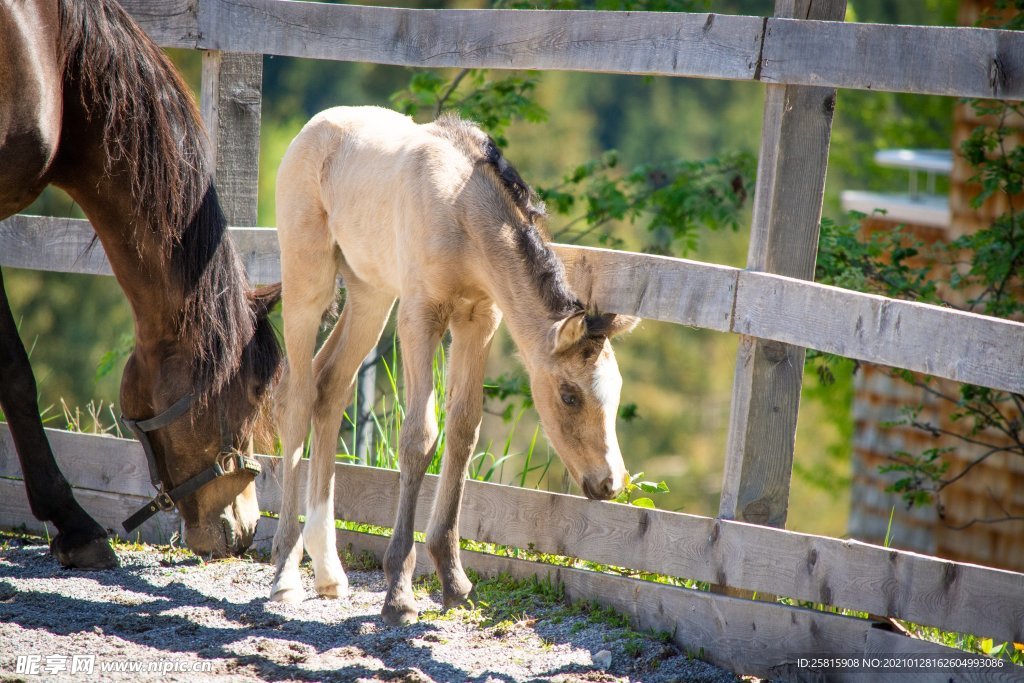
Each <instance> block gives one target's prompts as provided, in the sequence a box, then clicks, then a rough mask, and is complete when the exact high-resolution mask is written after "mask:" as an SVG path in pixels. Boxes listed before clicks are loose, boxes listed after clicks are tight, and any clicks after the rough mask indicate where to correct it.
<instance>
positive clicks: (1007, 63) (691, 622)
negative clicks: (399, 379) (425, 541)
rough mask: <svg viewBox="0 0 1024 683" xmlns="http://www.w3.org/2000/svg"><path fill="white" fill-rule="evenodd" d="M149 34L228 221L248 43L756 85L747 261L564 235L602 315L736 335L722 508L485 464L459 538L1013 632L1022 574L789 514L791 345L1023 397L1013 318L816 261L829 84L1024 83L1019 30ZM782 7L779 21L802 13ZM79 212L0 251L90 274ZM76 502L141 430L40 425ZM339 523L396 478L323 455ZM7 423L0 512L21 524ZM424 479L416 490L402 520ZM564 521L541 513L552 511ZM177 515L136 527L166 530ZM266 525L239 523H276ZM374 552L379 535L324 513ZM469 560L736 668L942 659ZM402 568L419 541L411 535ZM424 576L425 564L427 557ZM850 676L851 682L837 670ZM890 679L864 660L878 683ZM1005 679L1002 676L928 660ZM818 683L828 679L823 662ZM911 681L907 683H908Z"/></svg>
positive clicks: (109, 513) (602, 579)
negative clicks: (610, 612) (193, 97)
mask: <svg viewBox="0 0 1024 683" xmlns="http://www.w3.org/2000/svg"><path fill="white" fill-rule="evenodd" d="M123 4H124V5H125V6H126V7H127V8H128V9H129V10H130V11H131V12H132V14H133V15H134V16H135V17H136V19H137V20H138V21H139V22H140V23H141V24H142V25H143V27H144V28H145V29H146V30H147V31H149V33H150V34H151V35H152V36H153V37H154V39H155V40H157V42H159V43H160V44H161V45H163V46H165V47H187V48H193V49H201V50H205V51H206V52H204V58H203V85H202V96H201V99H202V103H201V104H202V111H203V115H204V118H205V119H206V121H207V125H208V127H209V128H210V130H211V137H212V138H213V140H214V142H215V143H216V151H217V173H218V186H219V189H220V194H221V196H222V197H223V198H224V203H225V207H226V212H227V215H228V219H229V221H230V223H231V224H232V225H236V226H251V225H253V224H254V223H255V222H256V212H255V196H256V190H255V187H256V158H257V154H256V152H255V150H257V149H258V139H259V103H260V85H261V80H262V66H261V64H262V61H261V56H260V55H262V54H276V55H288V56H296V57H311V58H318V59H336V60H350V61H367V62H378V63H388V64H403V65H408V66H421V67H428V66H429V67H437V66H458V67H487V68H501V69H560V70H584V71H598V72H615V73H631V74H657V75H673V76H693V77H702V78H724V79H734V80H758V81H761V82H763V83H765V87H766V98H765V111H764V126H763V138H762V145H761V153H760V161H759V167H758V180H757V191H756V195H755V203H754V204H755V205H754V216H753V224H752V229H751V241H750V250H749V256H748V265H747V268H745V269H736V268H730V267H725V266H721V265H715V264H708V263H700V262H695V261H688V260H684V259H675V258H666V257H658V256H650V255H644V254H634V253H626V252H614V251H608V250H602V249H588V248H583V247H571V246H559V247H558V251H559V254H560V255H561V257H562V258H563V259H564V260H565V262H566V266H567V269H568V271H569V273H570V279H571V280H572V281H573V284H574V285H575V286H576V287H578V288H580V289H583V290H587V291H591V292H592V294H593V297H594V300H595V301H596V302H597V303H598V304H599V306H600V307H601V309H602V310H606V311H610V312H618V313H630V314H635V315H639V316H641V317H644V318H649V319H655V320H662V321H668V322H674V323H678V324H684V325H690V326H696V327H705V328H709V329H714V330H719V331H728V332H734V333H737V334H739V335H741V343H740V350H739V353H738V357H737V369H736V379H735V384H734V392H733V406H732V413H731V417H730V427H729V443H728V447H727V453H726V462H725V481H724V484H723V492H722V504H721V509H720V518H718V519H709V518H704V517H696V516H691V515H683V514H676V513H670V512H662V511H656V510H644V509H639V508H634V507H629V506H621V505H613V504H607V503H597V502H592V501H587V500H584V499H582V498H578V497H573V496H565V495H557V494H550V493H544V492H538V491H529V490H523V489H516V488H510V487H503V486H495V485H492V484H483V483H479V482H472V481H471V482H469V483H468V484H467V490H466V496H465V503H464V512H463V517H462V522H461V527H460V533H461V535H462V536H463V537H465V538H471V539H474V540H479V541H486V542H493V543H499V544H503V545H510V546H517V547H523V548H525V547H533V548H535V549H536V550H538V551H541V552H545V553H555V554H559V555H566V556H570V557H578V558H583V559H586V560H591V561H594V562H599V563H607V564H611V565H616V566H621V567H627V568H630V569H636V570H642V571H646V572H655V573H662V574H668V575H672V576H679V577H685V578H690V579H696V580H700V581H706V582H709V583H713V584H718V585H721V586H726V587H729V588H730V589H743V590H747V591H758V592H761V593H768V594H773V595H780V596H787V597H790V598H793V599H795V600H799V601H807V602H812V603H820V604H823V605H827V606H832V607H838V608H848V609H852V610H858V611H862V612H868V613H871V614H874V615H882V616H888V617H896V618H900V619H906V620H910V621H913V622H916V623H919V624H924V625H931V626H937V627H941V628H943V629H946V630H954V631H961V632H965V633H971V634H976V635H980V636H988V637H992V638H995V639H996V640H1008V641H1016V642H1021V641H1024V599H1022V598H1021V596H1022V595H1024V575H1022V574H1017V573H1013V572H1006V571H1000V570H996V569H991V568H986V567H980V566H975V565H969V564H963V563H956V562H949V561H945V560H941V559H937V558H933V557H927V556H922V555H917V554H914V553H909V552H903V551H898V550H891V549H886V548H882V547H878V546H872V545H867V544H863V543H858V542H856V541H843V540H838V539H833V538H827V537H821V536H811V535H807V534H800V533H795V532H790V531H785V530H783V529H781V528H776V527H782V526H783V525H784V524H785V517H786V508H787V501H788V495H789V480H790V475H791V470H792V457H793V440H794V434H795V429H796V417H797V413H798V409H799V396H800V382H801V378H802V367H803V355H804V348H805V347H810V348H814V349H818V350H821V351H827V352H831V353H836V354H840V355H844V356H848V357H851V358H857V359H860V360H865V361H870V362H873V363H880V364H884V365H891V366H896V367H902V368H908V369H911V370H917V371H921V372H925V373H928V374H932V375H936V376H940V377H946V378H949V379H953V380H957V381H961V382H971V383H974V384H980V385H983V386H988V387H992V388H996V389H1001V390H1005V391H1012V392H1017V393H1024V324H1020V323H1016V322H1011V321H1007V320H1000V319H996V318H990V317H985V316H979V315H974V314H970V313H963V312H959V311H953V310H948V309H943V308H939V307H935V306H929V305H925V304H917V303H910V302H905V301H897V300H893V299H888V298H885V297H879V296H873V295H868V294H861V293H858V292H853V291H848V290H844V289H839V288H835V287H827V286H823V285H817V284H814V283H812V282H809V280H810V279H811V278H812V277H813V272H814V260H815V255H816V250H817V240H818V225H819V222H820V212H821V201H822V192H823V187H824V175H825V170H826V167H827V157H828V146H829V137H830V131H831V119H832V111H833V107H834V98H835V88H862V89H876V90H890V91H897V92H915V93H931V94H941V95H951V96H970V97H976V96H978V97H996V98H1004V99H1021V98H1024V34H1021V33H1014V32H1008V31H996V30H985V29H973V28H932V27H918V26H878V25H866V24H844V23H842V21H841V20H842V18H843V15H844V11H845V5H846V2H845V0H824V1H822V0H778V1H777V3H776V13H775V14H776V15H775V16H773V17H770V18H762V17H742V16H722V15H714V14H661V15H659V14H648V13H609V12H565V11H544V12H519V11H498V10H402V9H388V8H376V7H359V6H345V5H326V4H318V3H306V2H287V1H283V0H123ZM797 18H798V19H797ZM232 235H233V237H234V239H235V240H236V243H237V244H238V246H239V248H240V251H241V253H242V255H243V258H244V260H245V263H246V266H247V268H248V270H249V273H250V278H251V279H252V280H254V281H257V282H270V281H275V280H276V279H278V277H279V264H278V256H277V244H276V236H275V233H274V231H273V230H270V229H260V228H252V227H237V228H233V229H232ZM91 236H92V231H91V229H90V227H89V225H88V223H87V222H86V221H80V220H72V219H57V218H41V217H30V216H15V217H12V218H10V219H8V220H6V221H3V222H0V265H3V266H11V267H21V268H34V269H39V270H58V271H63V272H75V273H91V274H109V273H110V269H109V265H108V264H107V262H106V259H105V257H104V255H103V253H102V249H101V248H100V247H99V246H98V245H97V246H96V247H94V248H93V249H92V250H87V249H86V247H87V245H88V244H89V241H90V239H91ZM50 437H51V441H52V442H53V444H54V450H55V452H56V455H57V458H58V460H59V462H60V464H61V467H62V469H63V470H64V471H65V472H66V473H67V474H68V477H69V479H70V480H71V482H72V484H73V485H75V487H76V489H77V495H78V496H79V499H80V500H81V501H82V503H83V505H84V506H85V507H86V508H87V509H88V510H89V511H90V512H91V513H92V514H93V515H94V516H96V517H97V519H98V520H99V521H100V522H101V523H103V524H104V525H106V526H109V527H111V528H113V529H117V528H119V523H120V520H121V519H123V518H124V517H125V516H126V513H127V511H129V510H133V509H134V508H135V507H137V506H139V505H140V504H141V501H142V499H143V498H146V497H149V496H151V495H152V491H151V485H150V483H149V479H148V475H147V470H146V467H145V461H144V459H143V456H142V452H141V447H140V446H139V445H138V444H136V443H135V442H132V441H126V440H121V439H114V438H110V437H100V436H89V435H72V434H68V433H64V432H53V431H51V433H50ZM264 465H265V467H264V473H263V474H262V475H261V476H260V477H259V480H258V482H257V484H258V492H259V497H260V501H261V506H262V507H263V509H264V510H268V511H276V510H277V509H278V507H279V504H280V490H279V488H278V483H277V479H276V474H275V473H276V471H277V469H278V460H277V459H276V458H272V457H265V458H264ZM337 467H338V476H337V492H336V501H337V510H336V512H337V515H338V517H340V518H343V519H346V520H350V521H355V522H361V523H368V524H375V525H381V526H389V525H390V524H391V523H392V520H393V512H394V509H395V504H396V495H397V474H396V473H394V472H390V471H385V470H378V469H372V468H364V467H359V466H352V465H338V466H337ZM20 476H21V475H20V470H19V468H18V464H17V459H16V458H15V457H14V452H13V445H12V444H11V441H10V437H9V434H8V433H7V432H6V427H4V426H0V524H2V525H6V526H11V525H19V524H25V525H27V526H28V527H29V528H35V529H38V528H41V527H42V525H41V524H40V523H38V522H36V521H35V520H33V519H32V517H31V514H30V512H29V510H28V505H27V501H26V500H25V496H24V492H23V490H22V486H21V483H20V481H17V479H18V478H19V477H20ZM434 486H435V482H434V480H433V479H428V482H427V483H426V484H425V485H424V489H425V495H424V496H422V497H421V506H420V510H419V511H418V513H417V528H418V529H422V527H423V524H424V523H425V521H426V519H427V516H428V512H429V506H430V501H431V499H432V495H431V492H432V490H433V487H434ZM554 518H557V519H559V520H560V524H559V525H558V526H557V527H556V528H554V529H552V528H551V527H550V525H548V524H547V520H550V519H554ZM176 524H177V521H176V520H175V518H174V516H173V515H164V516H162V517H160V518H158V519H157V520H156V521H154V522H151V523H148V525H147V526H146V527H144V528H143V529H144V531H143V538H151V539H153V540H164V539H166V538H167V535H168V534H169V533H170V532H171V531H172V530H173V529H175V528H176ZM274 526H275V520H274V519H271V518H265V519H264V520H263V521H262V522H261V525H260V529H259V531H258V540H259V541H265V540H266V539H267V538H269V537H270V536H271V535H272V534H273V528H274ZM338 535H339V539H340V540H341V542H342V543H345V544H351V545H352V546H353V547H354V548H357V549H359V548H361V549H366V550H369V551H371V552H373V553H375V554H377V555H378V556H380V555H381V554H382V553H383V548H384V545H385V543H386V539H384V538H383V537H379V536H371V535H366V534H356V533H352V532H347V531H339V533H338ZM464 556H465V563H466V565H467V566H469V567H473V568H476V569H477V570H478V571H481V572H483V573H494V572H499V571H505V572H509V573H512V574H514V575H520V576H526V575H542V576H543V575H547V576H550V577H551V578H553V579H556V580H558V581H560V582H561V583H562V584H563V585H564V586H565V588H566V592H567V594H568V595H569V597H570V598H571V599H589V600H597V601H599V602H603V603H605V604H608V605H610V606H612V607H615V608H616V609H619V610H621V611H623V612H625V613H627V614H629V615H631V616H632V617H633V618H634V620H635V622H636V623H637V625H638V626H640V627H642V628H652V629H658V630H664V631H668V632H670V633H672V634H673V638H674V639H675V641H676V642H677V643H679V644H680V645H682V646H683V647H685V648H686V649H687V650H689V651H691V652H697V651H700V650H703V652H704V653H705V656H706V657H707V658H708V659H709V660H710V661H712V662H715V663H717V664H720V665H723V666H726V667H728V668H730V669H732V670H734V671H737V672H742V673H751V674H757V675H762V676H770V677H772V678H776V677H782V678H790V679H798V680H804V679H807V680H815V679H817V678H819V677H820V675H821V674H820V673H815V672H814V671H812V670H810V669H808V668H806V667H801V666H800V664H799V660H800V658H806V657H820V656H835V655H844V654H845V655H857V656H864V655H882V654H888V655H905V654H917V655H953V654H955V651H952V650H949V649H948V648H944V647H941V646H938V645H932V644H929V643H924V642H922V641H918V640H913V639H910V638H907V637H905V636H902V635H899V634H896V633H892V632H890V631H888V630H886V629H884V628H878V627H877V626H878V624H877V622H876V621H872V620H866V619H859V618H853V617H847V616H840V615H837V614H834V613H831V612H823V611H817V610H812V609H804V608H799V607H792V606H786V605H782V604H777V603H769V602H763V601H756V600H748V599H744V598H742V597H734V596H732V595H725V594H721V593H708V592H702V591H696V590H690V589H685V588H680V587H676V586H669V585H665V584H658V583H652V582H648V581H642V580H639V579H633V578H625V577H622V576H616V575H611V574H601V573H596V572H590V571H583V570H579V569H570V568H565V567H554V566H549V565H542V564H538V563H533V562H527V561H523V560H517V559H512V558H508V557H499V556H493V555H485V554H480V553H464ZM418 557H419V558H420V560H421V561H423V560H425V558H426V553H423V552H421V553H419V554H418ZM421 568H422V569H424V570H429V568H428V567H426V566H421ZM849 675H850V677H851V678H856V677H857V676H858V675H859V674H849ZM887 675H891V676H892V677H893V678H894V679H895V678H898V677H899V674H896V673H895V672H887V671H884V670H883V671H880V672H876V675H875V676H874V679H877V680H885V679H886V676H887ZM932 675H933V676H934V677H935V678H936V679H937V680H939V679H941V680H947V679H948V678H949V676H950V675H956V676H957V677H958V678H962V679H965V680H970V679H984V680H991V679H1000V678H1005V679H1006V680H1012V679H1014V678H1015V677H1019V676H1020V675H1021V673H1020V671H1019V670H1018V671H1015V672H1011V671H1009V670H1008V669H1006V668H990V669H987V670H984V669H983V670H978V669H971V668H969V667H963V668H960V669H957V670H956V673H955V674H954V670H952V669H944V670H942V671H938V670H936V671H933V672H932ZM829 676H830V678H836V679H838V678H842V674H838V673H836V672H832V673H830V674H829ZM915 680H917V679H915Z"/></svg>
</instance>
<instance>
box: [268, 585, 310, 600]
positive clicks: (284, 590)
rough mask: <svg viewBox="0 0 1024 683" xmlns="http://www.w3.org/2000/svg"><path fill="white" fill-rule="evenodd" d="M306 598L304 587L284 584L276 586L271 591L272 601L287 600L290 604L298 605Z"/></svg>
mask: <svg viewBox="0 0 1024 683" xmlns="http://www.w3.org/2000/svg"><path fill="white" fill-rule="evenodd" d="M305 598H306V595H305V592H304V591H303V590H302V588H291V587H288V586H284V587H281V588H275V589H273V590H272V591H271V593H270V601H271V602H285V603H288V604H290V605H297V604H299V603H300V602H302V601H303V600H304V599H305Z"/></svg>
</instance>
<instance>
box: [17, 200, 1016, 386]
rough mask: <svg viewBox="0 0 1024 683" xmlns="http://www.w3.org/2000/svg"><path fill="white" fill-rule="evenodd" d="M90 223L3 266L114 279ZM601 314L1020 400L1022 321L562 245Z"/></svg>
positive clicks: (52, 231) (35, 240)
mask: <svg viewBox="0 0 1024 683" xmlns="http://www.w3.org/2000/svg"><path fill="white" fill-rule="evenodd" d="M94 234H95V233H93V230H92V228H91V227H90V225H89V223H88V221H85V220H81V219H71V218H49V217H41V216H24V215H18V216H12V217H11V218H9V219H7V220H5V221H0V266H8V267H13V268H32V269H36V270H55V271H61V272H69V273H86V274H91V275H111V274H112V273H111V270H110V265H109V263H108V262H107V260H106V256H105V255H104V254H103V246H102V245H101V244H100V243H99V242H94V241H93V235H94ZM231 236H232V239H233V241H234V242H235V245H236V247H237V248H238V250H239V252H240V253H241V255H242V258H243V261H244V262H245V265H246V268H247V270H248V272H249V276H250V278H251V279H252V280H253V281H254V282H264V283H266V282H275V281H277V280H279V279H280V258H279V252H278V246H277V236H276V230H273V229H270V228H232V229H231ZM557 251H558V254H559V256H560V257H561V258H562V259H563V261H564V262H565V264H566V269H567V270H568V272H569V279H570V281H571V282H572V283H573V285H574V288H575V290H576V291H577V292H578V293H580V295H581V296H584V297H586V296H588V295H589V296H590V297H592V300H593V301H594V302H595V303H596V304H597V305H598V306H599V307H600V309H601V310H604V311H609V312H613V313H628V314H631V315H639V316H640V317H642V318H646V319H650V320H660V321H664V322H672V323H678V324H681V325H689V326H693V327H703V328H707V329H711V330H717V331H719V332H735V333H739V334H746V335H751V336H755V337H759V338H762V339H769V340H773V341H778V342H784V343H788V344H796V345H799V346H804V347H808V348H813V349H817V350H819V351H825V352H828V353H835V354H839V355H842V356H847V357H850V358H856V359H858V360H863V361H867V362H872V363H880V364H882V365H890V366H894V367H900V368H906V369H909V370H915V371H918V372H924V373H927V374H930V375H935V376H938V377H945V378H948V379H952V380H956V381H959V382H970V383H972V384H978V385H982V386H987V387H991V388H994V389H1002V390H1004V391H1012V392H1016V393H1024V363H1021V359H1024V323H1018V322H1014V321H1012V320H1003V319H1000V318H992V317H988V316H983V315H977V314H974V313H967V312H964V311H957V310H953V309H948V308H941V307H938V306H931V305H928V304H919V303H913V302H908V301H899V300H896V299H888V298H886V297H882V296H876V295H873V294H863V293H861V292H853V291H850V290H845V289H840V288H838V287H828V286H825V285H819V284H814V283H812V282H807V281H804V280H796V279H793V278H787V277H783V276H781V275H773V274H771V273H757V272H752V271H746V270H740V269H738V268H732V267H729V266H721V265H715V264H709V263H702V262H699V261H690V260H687V259H678V258H670V257H666V256H652V255H649V254H635V253H630V252H618V251H611V250H607V249H593V248H588V247H576V246H569V245H558V246H557Z"/></svg>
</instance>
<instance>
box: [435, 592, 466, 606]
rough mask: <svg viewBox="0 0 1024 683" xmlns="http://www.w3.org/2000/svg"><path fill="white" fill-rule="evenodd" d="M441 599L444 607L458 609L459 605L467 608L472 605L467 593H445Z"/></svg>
mask: <svg viewBox="0 0 1024 683" xmlns="http://www.w3.org/2000/svg"><path fill="white" fill-rule="evenodd" d="M441 601H442V603H443V604H444V608H445V609H458V608H460V607H465V608H466V609H469V608H470V607H472V606H473V605H472V603H471V602H470V600H469V594H468V593H458V594H453V595H445V596H444V597H443V598H442V600H441Z"/></svg>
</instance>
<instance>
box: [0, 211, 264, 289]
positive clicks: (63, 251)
mask: <svg viewBox="0 0 1024 683" xmlns="http://www.w3.org/2000/svg"><path fill="white" fill-rule="evenodd" d="M94 235H95V233H94V232H93V229H92V226H91V225H90V224H89V221H87V220H84V219H80V218H51V217H49V216H28V215H23V214H18V215H14V216H11V217H9V218H7V219H5V220H2V221H0V266H8V267H11V268H28V269H31V270H46V271H54V272H60V273H78V274H84V275H112V274H113V272H112V271H111V270H110V263H109V262H108V261H107V256H106V254H105V253H104V251H103V245H102V244H100V243H99V242H96V243H95V244H93V241H92V240H93V236H94ZM230 235H231V241H232V242H234V244H235V248H236V249H237V250H238V252H239V255H240V256H241V257H242V263H243V264H244V265H245V268H246V271H247V272H248V274H249V278H250V280H251V281H252V282H254V283H256V284H266V283H270V282H278V281H279V280H280V279H281V265H280V256H279V255H278V246H277V231H276V230H274V229H272V228H270V229H268V228H231V231H230Z"/></svg>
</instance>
